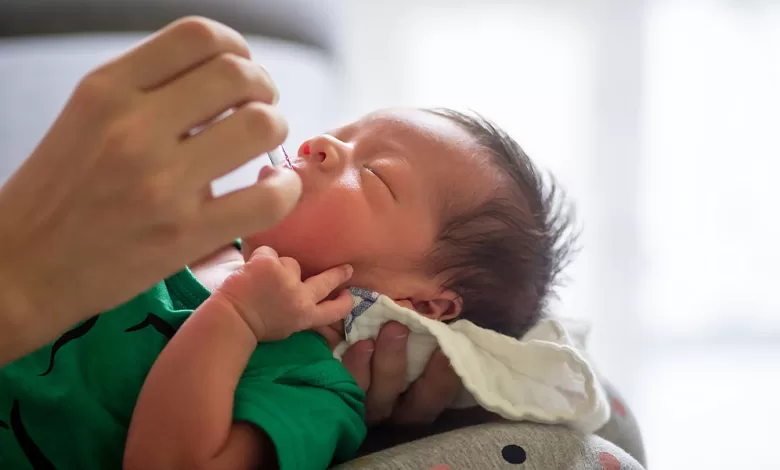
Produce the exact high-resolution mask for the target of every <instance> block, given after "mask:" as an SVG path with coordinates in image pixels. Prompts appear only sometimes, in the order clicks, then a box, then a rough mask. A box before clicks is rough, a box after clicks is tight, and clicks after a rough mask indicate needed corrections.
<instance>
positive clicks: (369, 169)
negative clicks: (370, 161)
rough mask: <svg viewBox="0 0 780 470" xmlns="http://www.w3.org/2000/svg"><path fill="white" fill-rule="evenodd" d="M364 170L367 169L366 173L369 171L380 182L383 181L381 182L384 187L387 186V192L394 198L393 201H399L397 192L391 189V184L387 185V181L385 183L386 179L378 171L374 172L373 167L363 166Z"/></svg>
mask: <svg viewBox="0 0 780 470" xmlns="http://www.w3.org/2000/svg"><path fill="white" fill-rule="evenodd" d="M363 168H365V169H366V171H368V172H369V173H371V174H372V175H374V176H376V177H377V178H378V179H379V181H381V182H382V184H383V185H385V187H386V188H387V190H388V191H390V194H391V195H392V196H393V199H396V200H397V198H396V197H395V192H394V191H393V188H391V187H390V185H389V184H387V181H385V179H384V178H382V175H380V174H379V173H377V172H376V171H374V170H373V169H372V168H371V167H368V166H363Z"/></svg>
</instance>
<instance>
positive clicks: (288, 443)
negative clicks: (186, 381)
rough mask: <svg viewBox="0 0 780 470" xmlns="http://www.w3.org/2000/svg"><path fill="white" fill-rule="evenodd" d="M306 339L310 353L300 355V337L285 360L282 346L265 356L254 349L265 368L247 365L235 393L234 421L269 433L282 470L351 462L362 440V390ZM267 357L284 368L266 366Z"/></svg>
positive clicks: (267, 351)
mask: <svg viewBox="0 0 780 470" xmlns="http://www.w3.org/2000/svg"><path fill="white" fill-rule="evenodd" d="M304 340H305V341H306V343H307V349H309V350H311V354H302V351H301V337H298V338H296V339H295V340H294V341H293V342H292V344H291V346H293V347H292V348H291V349H294V353H293V354H290V355H286V357H285V356H281V357H279V356H278V354H279V353H282V352H283V351H280V350H279V348H280V344H281V343H284V342H280V343H277V344H276V345H274V347H272V348H270V349H269V350H265V351H263V350H262V348H258V351H256V354H261V355H262V356H263V357H262V363H264V364H265V365H266V366H265V367H260V368H259V369H257V368H256V369H255V370H252V361H250V368H249V369H248V370H247V373H245V374H244V376H242V378H241V380H240V382H239V385H238V387H237V390H236V396H235V404H234V410H233V418H234V419H235V420H236V421H247V422H250V423H252V424H254V425H256V426H258V427H259V428H261V429H262V430H263V431H264V432H265V433H266V434H268V436H269V437H270V439H271V441H272V442H273V443H274V446H275V447H276V454H277V458H278V462H279V468H280V469H281V470H286V469H304V470H305V469H318V470H319V469H324V468H327V467H328V466H330V464H331V463H333V462H334V461H335V462H343V461H346V460H349V459H351V458H352V457H353V456H354V455H355V453H356V452H357V449H358V447H359V446H360V444H361V443H362V442H363V439H364V438H365V435H366V426H365V424H364V421H363V416H364V406H363V399H364V394H363V391H362V390H360V388H359V387H358V386H357V383H355V381H354V379H353V378H352V376H351V375H350V374H349V372H348V371H347V370H346V369H344V367H343V366H342V365H341V363H340V362H338V361H337V360H336V359H334V358H333V356H332V354H331V353H330V350H329V349H328V348H327V345H324V342H323V341H322V340H321V339H320V338H318V339H316V340H315V341H316V342H317V344H312V340H311V339H309V340H306V338H304ZM286 341H287V340H286ZM323 345H324V348H325V349H324V351H325V352H326V355H325V356H324V357H323V354H322V351H323V350H322V349H320V348H322V347H323ZM284 349H288V348H286V347H285V348H284ZM290 352H291V353H292V351H290ZM269 354H272V355H273V356H277V357H278V358H279V361H280V362H282V363H283V364H284V366H282V367H268V365H269ZM307 356H314V357H308V359H309V360H306V359H307ZM290 360H291V361H292V365H291V364H290V362H289V361H290ZM301 362H304V363H303V364H301ZM269 372H270V374H269Z"/></svg>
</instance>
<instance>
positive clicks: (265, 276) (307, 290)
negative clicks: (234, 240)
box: [213, 246, 352, 341]
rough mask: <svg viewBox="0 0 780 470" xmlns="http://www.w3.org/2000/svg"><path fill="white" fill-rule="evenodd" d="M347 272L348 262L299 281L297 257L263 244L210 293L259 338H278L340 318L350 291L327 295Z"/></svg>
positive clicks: (349, 272) (347, 307)
mask: <svg viewBox="0 0 780 470" xmlns="http://www.w3.org/2000/svg"><path fill="white" fill-rule="evenodd" d="M351 276H352V267H351V266H349V265H344V266H338V267H335V268H331V269H328V270H327V271H325V272H323V273H320V274H318V275H316V276H312V277H310V278H308V279H306V280H305V281H302V280H301V267H300V265H299V264H298V262H297V261H295V260H294V259H292V258H280V257H279V255H278V254H277V253H276V251H274V249H273V248H269V247H265V246H264V247H260V248H258V249H256V250H255V251H254V253H252V256H251V258H250V259H249V261H248V262H247V263H246V264H245V265H244V266H243V267H242V268H241V269H240V270H238V271H236V272H235V273H234V274H232V275H231V276H229V277H228V278H227V279H226V280H225V282H224V283H223V284H222V286H221V287H220V288H219V289H217V290H216V291H215V292H214V294H213V296H215V297H218V299H215V300H219V301H224V302H226V303H228V304H229V305H230V306H231V307H232V308H233V309H235V311H236V312H238V314H239V315H240V316H241V317H242V318H243V319H244V321H245V322H246V324H247V325H248V326H249V328H250V329H251V330H252V332H253V333H254V334H255V337H256V338H257V341H277V340H281V339H284V338H287V337H288V336H290V335H291V334H293V333H295V332H297V331H301V330H306V329H313V328H317V327H321V326H324V325H328V324H330V323H333V322H335V321H337V320H340V319H342V318H344V317H345V316H346V315H347V314H348V313H349V311H350V309H351V308H352V297H351V296H350V295H349V292H348V291H347V290H344V291H342V292H340V293H339V295H338V296H337V297H336V298H335V299H333V300H325V299H327V298H328V296H330V294H331V293H332V292H333V291H334V290H335V289H337V288H338V287H339V286H340V285H342V284H343V283H344V282H346V281H347V280H349V278H350V277H351Z"/></svg>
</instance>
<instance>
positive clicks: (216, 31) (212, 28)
mask: <svg viewBox="0 0 780 470" xmlns="http://www.w3.org/2000/svg"><path fill="white" fill-rule="evenodd" d="M171 27H172V30H173V33H174V34H176V35H177V36H178V37H179V38H180V39H181V40H182V42H183V43H185V44H189V45H191V46H192V47H193V48H198V49H207V50H213V49H214V48H215V47H216V46H217V45H218V44H219V39H220V35H221V33H220V29H221V25H220V24H219V23H217V22H216V21H214V20H210V19H208V18H205V17H202V16H197V15H192V16H187V17H184V18H182V19H180V20H178V21H176V22H174V23H173V25H172V26H171Z"/></svg>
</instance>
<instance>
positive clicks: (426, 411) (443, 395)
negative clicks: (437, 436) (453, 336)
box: [393, 349, 462, 425]
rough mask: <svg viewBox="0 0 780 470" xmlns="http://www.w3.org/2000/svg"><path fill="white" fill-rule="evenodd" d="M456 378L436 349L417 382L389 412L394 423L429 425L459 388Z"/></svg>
mask: <svg viewBox="0 0 780 470" xmlns="http://www.w3.org/2000/svg"><path fill="white" fill-rule="evenodd" d="M461 386H462V385H461V382H460V379H459V378H458V375H457V374H455V371H454V370H453V369H452V367H451V366H450V362H449V360H448V359H447V356H445V355H444V354H443V353H442V352H441V351H440V350H438V349H437V350H436V352H434V354H433V355H432V356H431V360H430V361H429V362H428V365H427V366H426V367H425V371H424V372H423V375H422V376H421V377H420V378H419V379H417V380H416V381H415V382H414V383H413V384H412V385H411V387H409V390H408V391H407V392H406V393H405V394H404V397H403V399H402V400H401V402H400V403H399V405H398V406H397V407H396V409H395V410H394V412H393V421H394V422H395V423H397V424H405V425H414V424H418V425H419V424H428V423H431V422H433V421H434V420H435V419H436V418H438V417H439V415H440V414H441V413H442V411H444V410H445V409H446V408H447V407H448V406H450V405H451V404H452V403H453V402H454V401H455V399H456V398H457V396H458V394H459V393H460V389H461Z"/></svg>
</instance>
